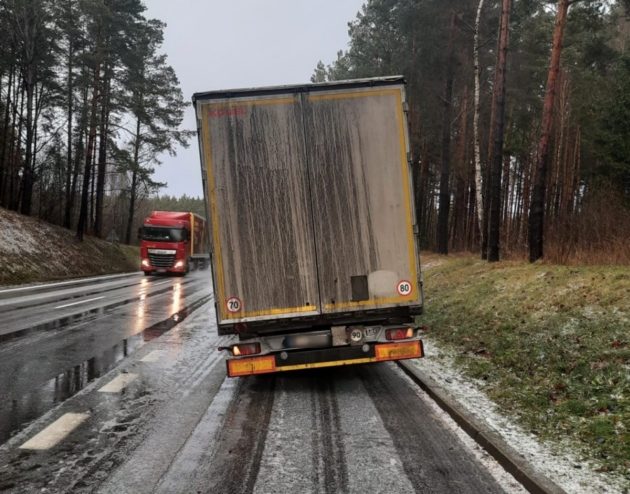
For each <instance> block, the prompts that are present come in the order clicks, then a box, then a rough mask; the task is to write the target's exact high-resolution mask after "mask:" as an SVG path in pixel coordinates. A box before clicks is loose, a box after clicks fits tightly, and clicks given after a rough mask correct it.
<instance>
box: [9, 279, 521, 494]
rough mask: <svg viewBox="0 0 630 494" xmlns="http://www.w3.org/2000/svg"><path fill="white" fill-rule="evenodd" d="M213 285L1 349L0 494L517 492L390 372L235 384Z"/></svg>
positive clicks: (378, 368)
mask: <svg viewBox="0 0 630 494" xmlns="http://www.w3.org/2000/svg"><path fill="white" fill-rule="evenodd" d="M206 277H207V273H205V272H203V271H201V272H197V273H192V276H188V277H186V278H170V279H169V278H156V279H150V280H147V281H143V278H140V277H138V279H137V280H136V281H137V282H138V283H137V284H134V285H130V286H127V287H120V288H114V289H113V290H112V291H110V292H107V293H108V295H106V297H108V298H111V299H112V300H109V302H105V300H104V299H99V301H103V302H102V304H103V305H102V306H101V307H103V308H102V309H98V308H97V309H96V310H95V312H92V310H93V309H92V308H91V306H90V305H89V304H92V302H86V306H85V307H84V308H83V309H86V310H85V311H84V312H85V315H84V316H83V317H84V319H81V318H77V320H69V321H70V322H68V323H67V325H65V326H64V325H62V326H57V325H53V326H51V328H50V329H47V330H46V329H38V330H34V331H32V332H27V333H24V335H23V336H18V337H15V338H12V339H7V340H5V341H4V342H2V343H0V390H1V391H2V395H3V396H2V398H3V399H2V402H1V403H0V430H1V431H2V432H3V434H4V435H3V437H2V442H3V443H4V444H2V445H1V446H0V492H16V493H18V492H19V493H22V492H72V493H74V492H102V493H150V492H159V493H180V492H181V493H196V492H201V493H206V492H208V493H222V492H225V493H242V492H256V493H284V492H300V493H301V492H325V493H333V492H334V493H336V492H352V493H354V492H383V493H390V492H391V493H394V492H396V493H398V492H400V493H405V492H409V493H412V492H423V493H424V492H435V493H456V492H462V493H482V492H488V493H495V492H505V491H508V492H519V489H520V488H519V487H518V485H517V484H516V482H515V481H514V480H513V479H512V478H511V477H509V476H508V475H507V474H505V472H502V471H501V470H500V468H499V467H498V466H497V465H495V464H493V462H492V461H491V460H490V459H488V458H487V455H485V454H484V453H483V452H482V451H480V450H479V448H478V447H476V446H475V445H471V444H470V441H466V440H465V439H464V438H463V437H462V436H463V434H462V433H460V432H458V431H457V430H456V427H454V426H453V425H452V424H449V423H447V422H448V421H447V420H446V419H445V418H444V416H443V414H441V413H440V412H439V410H437V408H436V407H435V405H434V404H433V403H432V402H430V400H429V399H428V398H427V397H426V396H424V395H423V393H422V392H421V391H420V390H419V389H418V388H417V387H415V385H414V384H413V383H412V382H411V381H410V380H409V379H407V378H406V376H404V374H403V373H402V372H401V371H400V370H399V369H398V368H397V367H396V366H395V365H394V364H391V363H387V364H377V365H371V366H351V367H344V368H336V369H326V370H318V371H308V372H306V371H305V372H297V373H292V374H287V375H275V376H274V375H272V376H257V377H251V378H245V379H226V377H225V362H224V358H223V356H222V355H221V354H220V353H219V352H217V351H216V348H217V346H219V345H222V344H226V343H227V342H228V341H229V340H230V337H221V338H220V337H218V336H217V334H216V326H215V321H214V315H213V313H212V310H213V309H212V306H213V302H212V298H211V293H210V290H209V288H208V285H209V283H208V281H207V278H206ZM119 281H120V282H121V283H123V281H122V280H119ZM128 281H130V280H127V282H128ZM160 283H162V284H160ZM123 284H124V283H123ZM101 288H102V287H101ZM123 291H127V295H126V297H127V299H128V300H131V301H128V302H126V303H122V302H121V303H120V304H119V305H112V304H113V301H114V300H117V297H118V298H125V296H123V294H122V292H123ZM84 292H86V293H85V294H84V295H83V300H88V299H90V298H96V297H100V296H101V295H102V294H103V293H105V292H100V294H95V293H88V292H89V290H84ZM143 294H144V295H145V296H144V297H142V295H143ZM80 300H82V299H81V298H77V299H73V300H71V301H70V302H63V303H59V301H58V300H57V301H54V302H53V301H50V302H47V304H46V305H38V306H37V307H33V308H32V309H31V310H32V311H33V312H36V313H39V315H38V314H33V316H32V317H34V320H35V321H37V320H38V318H39V319H45V318H46V312H50V311H51V310H52V308H53V307H58V306H59V305H65V303H72V302H74V301H80ZM94 302H97V301H94ZM54 304H57V305H54ZM77 305H78V306H80V305H83V304H77ZM108 305H111V306H110V307H108ZM74 307H76V306H74ZM107 307H108V308H107ZM185 307H189V309H188V310H186V309H185ZM1 309H2V307H0V310H1ZM87 309H89V310H87ZM20 310H27V309H20ZM59 310H64V309H59ZM186 316H187V317H186ZM182 318H185V320H183V322H182ZM121 379H122V382H125V383H126V384H124V385H123V386H121V387H119V388H116V389H114V390H112V386H113V385H114V384H115V383H117V382H121ZM114 387H115V386H114ZM67 414H80V416H81V417H82V422H81V423H80V424H78V425H77V426H76V428H74V429H73V430H70V431H66V432H65V433H63V434H62V435H61V436H60V437H59V438H58V441H57V442H56V443H55V444H52V445H50V444H49V445H47V446H46V447H45V448H43V449H39V450H33V449H23V448H21V446H23V445H24V444H25V443H26V441H29V440H31V441H32V440H34V439H38V438H42V437H44V436H46V437H49V436H50V434H51V433H50V431H51V430H53V429H55V427H57V425H58V424H60V423H61V422H63V420H64V418H67V417H68V415H67ZM57 429H58V427H57ZM7 431H8V432H7ZM55 431H56V432H58V430H56V429H55ZM53 435H54V433H53Z"/></svg>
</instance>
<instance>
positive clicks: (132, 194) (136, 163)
mask: <svg viewBox="0 0 630 494" xmlns="http://www.w3.org/2000/svg"><path fill="white" fill-rule="evenodd" d="M140 130H141V127H140V119H138V120H137V121H136V141H135V144H134V150H133V169H132V172H131V187H130V190H129V212H128V214H127V232H126V233H125V243H126V244H127V245H129V244H131V229H132V228H133V217H134V213H135V210H136V188H137V186H138V183H137V182H138V169H139V167H140Z"/></svg>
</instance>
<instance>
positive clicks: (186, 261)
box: [139, 211, 206, 276]
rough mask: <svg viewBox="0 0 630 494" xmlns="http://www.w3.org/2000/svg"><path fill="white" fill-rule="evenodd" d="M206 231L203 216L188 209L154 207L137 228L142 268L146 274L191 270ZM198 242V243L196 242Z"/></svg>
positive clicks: (181, 273)
mask: <svg viewBox="0 0 630 494" xmlns="http://www.w3.org/2000/svg"><path fill="white" fill-rule="evenodd" d="M204 235H205V220H204V219H203V218H201V217H200V216H197V215H195V214H193V213H190V212H171V211H153V212H152V213H151V214H150V215H149V216H148V217H147V218H146V219H145V220H144V223H143V225H142V227H141V228H140V231H139V237H140V257H141V269H142V271H144V274H145V275H151V274H157V273H173V274H178V275H180V276H183V275H185V274H186V273H187V272H188V271H190V265H191V262H193V261H195V262H196V259H195V256H196V255H198V254H199V250H200V247H202V245H201V244H203V245H206V242H205V241H203V236H204ZM195 244H197V245H195Z"/></svg>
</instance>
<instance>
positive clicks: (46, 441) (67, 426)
mask: <svg viewBox="0 0 630 494" xmlns="http://www.w3.org/2000/svg"><path fill="white" fill-rule="evenodd" d="M89 416H90V414H89V413H66V414H65V415H62V416H61V417H59V418H58V419H57V420H55V421H54V422H53V423H52V424H50V425H49V426H48V427H46V428H45V429H44V430H43V431H41V432H40V433H39V434H36V435H35V436H33V437H32V438H30V439H29V440H28V441H26V442H25V443H24V444H22V446H20V449H35V450H44V449H50V448H52V447H53V446H55V445H56V444H58V443H59V442H60V441H61V440H63V439H64V438H65V437H66V436H67V435H68V434H70V433H71V432H72V431H73V430H74V429H76V428H77V427H79V426H80V425H81V424H82V423H83V422H84V421H85V420H86V419H87V418H88V417H89Z"/></svg>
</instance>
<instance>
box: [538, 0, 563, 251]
mask: <svg viewBox="0 0 630 494" xmlns="http://www.w3.org/2000/svg"><path fill="white" fill-rule="evenodd" d="M569 5H570V1H569V0H558V7H557V8H558V11H557V13H556V23H555V27H554V32H553V44H552V48H551V59H550V63H549V73H548V75H547V89H546V92H545V101H544V104H543V114H542V124H541V131H540V140H539V142H538V155H537V157H536V175H535V180H534V187H533V191H532V200H531V205H530V208H529V232H528V233H529V260H530V262H535V261H537V260H538V259H540V258H541V257H543V234H544V227H545V225H544V220H545V186H546V179H547V167H548V159H549V141H550V138H551V129H552V125H553V106H554V101H555V97H556V90H557V89H556V87H557V82H558V72H559V71H560V55H561V54H562V40H563V36H564V28H565V26H566V23H567V14H568V11H569Z"/></svg>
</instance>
